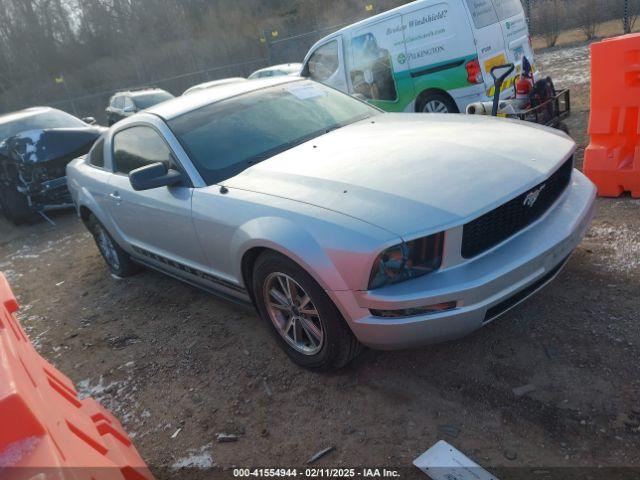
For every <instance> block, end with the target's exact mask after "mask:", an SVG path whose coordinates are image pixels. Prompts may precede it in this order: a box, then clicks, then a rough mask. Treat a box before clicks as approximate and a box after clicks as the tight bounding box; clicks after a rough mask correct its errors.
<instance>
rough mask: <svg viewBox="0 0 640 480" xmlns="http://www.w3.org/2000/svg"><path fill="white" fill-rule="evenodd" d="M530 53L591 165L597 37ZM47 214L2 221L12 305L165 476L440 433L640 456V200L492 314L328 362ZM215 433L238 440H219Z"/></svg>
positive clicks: (366, 462) (383, 448) (417, 441)
mask: <svg viewBox="0 0 640 480" xmlns="http://www.w3.org/2000/svg"><path fill="white" fill-rule="evenodd" d="M538 60H539V62H541V63H542V64H543V65H544V67H545V68H546V71H547V72H549V73H552V74H553V76H554V78H556V80H557V83H559V84H561V85H562V84H564V85H568V86H571V88H572V94H573V107H574V112H573V116H572V117H571V119H570V122H569V124H570V128H571V131H572V133H573V135H574V137H575V138H576V140H577V141H578V142H579V144H580V149H579V157H580V162H579V163H580V164H581V158H582V154H583V151H584V146H585V144H586V143H587V141H588V139H587V137H586V132H585V130H586V125H587V121H588V109H589V107H588V98H589V84H588V73H587V72H588V70H585V68H587V69H588V49H587V48H586V46H577V47H575V46H574V47H571V48H561V49H555V50H550V51H547V52H544V53H543V54H541V55H540V56H539V58H538ZM55 221H56V222H57V226H55V227H51V226H49V225H48V224H46V223H40V224H37V225H32V226H27V227H21V228H14V227H12V226H10V225H8V224H7V223H3V222H0V270H4V272H5V274H6V275H7V276H8V278H9V280H10V282H11V284H12V286H13V288H14V290H15V292H16V293H17V295H18V296H19V300H20V302H21V304H22V310H21V313H20V320H21V321H22V324H23V325H24V327H25V328H26V329H27V331H28V333H29V336H30V338H31V339H32V341H33V342H34V343H35V344H36V345H37V348H38V349H39V351H40V352H41V353H42V354H43V355H44V356H45V357H46V358H47V359H48V360H50V361H51V362H53V363H54V364H55V365H56V366H58V367H59V368H60V369H61V370H62V371H64V372H65V373H66V374H67V375H69V376H70V377H71V378H72V379H73V380H74V381H75V382H76V384H77V385H78V388H79V390H80V391H81V392H82V394H84V395H92V396H94V397H95V398H97V399H98V400H100V401H101V402H103V403H104V405H105V406H106V407H108V408H109V409H111V410H112V411H113V412H114V413H115V414H116V415H117V416H118V417H119V418H120V419H121V420H122V422H123V424H124V426H125V428H126V429H127V431H128V432H129V433H130V434H131V436H132V437H133V438H134V442H135V444H136V445H137V447H138V449H139V451H140V453H141V454H142V456H143V457H144V458H145V459H146V461H147V462H148V463H149V464H150V465H151V466H152V468H153V469H154V470H155V471H156V473H158V474H159V475H160V476H167V477H170V476H171V475H172V474H171V472H172V471H173V470H172V469H174V468H179V467H185V466H186V467H188V466H192V467H210V466H214V465H217V466H218V467H219V468H222V467H224V468H228V467H231V466H240V467H248V466H264V467H268V466H302V465H304V463H305V462H306V460H307V459H308V458H309V457H310V456H311V455H312V454H314V453H315V452H317V451H319V450H321V449H323V448H326V447H330V446H333V447H335V450H334V451H332V452H331V453H330V454H328V455H327V456H326V457H325V458H323V459H322V460H320V461H319V462H318V463H317V465H324V466H341V465H343V466H390V467H396V468H406V469H407V470H406V471H407V472H409V471H411V472H414V470H413V469H412V467H411V462H412V460H413V459H414V458H416V457H417V456H418V455H419V454H421V453H422V452H424V451H425V450H427V449H428V448H429V447H431V446H432V445H433V444H434V443H435V442H436V441H437V440H439V439H444V440H447V441H448V442H450V443H451V444H453V445H454V446H456V447H457V448H458V449H460V450H462V451H463V452H464V453H466V454H467V455H469V456H470V457H472V458H473V459H474V460H475V461H477V462H478V463H480V464H481V465H483V466H485V467H486V468H489V469H493V471H494V472H495V471H498V472H500V471H503V472H511V473H512V474H513V473H514V472H531V471H532V470H534V471H535V472H534V473H536V475H535V478H547V477H545V476H544V474H545V472H546V474H549V473H550V472H551V473H553V472H554V471H555V470H553V469H554V468H555V467H557V468H560V467H588V468H594V469H595V468H596V467H629V466H635V467H636V468H640V429H639V428H640V423H639V421H640V375H639V373H640V335H639V334H640V313H639V312H640V308H639V307H640V298H639V295H638V292H639V291H640V233H639V232H640V201H639V200H632V199H630V198H628V197H627V198H620V199H601V200H598V214H597V218H596V219H595V221H594V224H593V227H592V228H591V230H590V232H589V234H588V236H587V238H586V239H585V241H584V242H583V243H582V245H581V246H580V247H579V248H578V249H577V251H576V252H575V254H574V255H573V257H572V258H571V260H570V261H569V263H568V265H567V267H566V268H565V270H564V271H563V272H562V274H561V275H560V277H559V278H558V279H557V280H556V281H555V282H553V283H552V284H551V285H550V286H549V287H547V288H546V289H545V290H543V291H542V292H541V293H539V294H538V295H536V296H535V297H534V298H532V299H529V300H528V301H526V302H525V303H524V304H522V305H520V306H519V307H517V308H516V309H514V310H512V311H511V312H510V313H508V314H507V315H505V316H504V317H502V318H501V319H499V320H497V321H495V322H493V323H492V324H490V325H489V326H487V327H486V328H484V329H483V330H480V331H478V332H476V333H475V334H473V335H470V336H468V337H466V338H464V339H462V340H459V341H456V342H451V343H447V344H442V345H436V346H431V347H425V348H420V349H415V350H409V351H400V352H376V351H367V352H365V354H363V355H362V356H361V357H360V358H359V359H358V360H357V361H356V362H355V363H354V364H353V365H351V366H350V367H348V368H347V369H345V370H344V371H341V372H339V373H333V374H318V373H311V372H308V371H305V370H303V369H301V368H298V367H296V366H295V365H293V364H292V363H291V362H290V361H289V360H288V359H287V357H286V356H285V355H284V353H282V352H281V351H280V350H279V348H278V347H277V346H276V344H275V343H274V342H273V341H272V339H271V338H270V335H269V333H268V332H267V330H266V328H264V327H263V326H262V324H261V322H260V321H259V320H258V319H257V317H256V315H255V314H254V313H253V312H251V311H247V310H245V309H243V308H241V307H238V306H236V305H233V304H230V303H227V302H225V301H223V300H219V299H217V298H216V297H213V296H211V295H208V294H206V293H203V292H201V291H199V290H196V289H195V288H192V287H190V286H188V285H184V284H182V283H180V282H178V281H176V280H173V279H171V278H169V277H166V276H163V275H161V274H158V273H154V272H150V271H145V272H143V273H141V274H139V275H137V276H135V277H132V278H129V279H126V280H117V279H114V278H112V277H111V276H110V275H109V273H108V271H107V268H106V267H105V265H104V263H103V261H102V259H101V258H100V256H99V254H98V251H97V249H96V247H95V246H94V244H93V242H92V239H91V238H90V236H89V234H88V233H87V232H86V231H85V229H84V227H83V226H82V224H81V223H80V222H79V221H78V220H77V219H76V218H75V216H74V215H73V214H72V213H70V212H69V213H63V214H59V215H56V216H55ZM527 385H531V386H532V387H531V388H533V390H532V391H530V392H529V393H526V394H524V395H522V396H517V395H515V394H514V391H513V389H514V388H517V387H521V386H527ZM178 430H179V431H178ZM176 432H177V434H176ZM221 432H223V433H233V434H236V435H238V441H237V442H235V443H217V442H216V434H217V433H221ZM542 468H544V469H545V470H541V469H542ZM506 469H511V470H506ZM564 472H565V473H564V474H562V478H567V477H568V474H567V472H569V470H565V471H564ZM592 473H594V475H595V473H596V470H594V471H593V472H592ZM420 475H422V474H420ZM425 478H426V477H425ZM501 478H508V475H507V476H506V477H501ZM583 478H587V475H585V476H584V477H583ZM600 478H605V477H600Z"/></svg>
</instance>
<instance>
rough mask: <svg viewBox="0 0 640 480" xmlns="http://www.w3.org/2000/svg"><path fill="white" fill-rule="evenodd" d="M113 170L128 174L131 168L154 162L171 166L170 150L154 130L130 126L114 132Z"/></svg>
mask: <svg viewBox="0 0 640 480" xmlns="http://www.w3.org/2000/svg"><path fill="white" fill-rule="evenodd" d="M113 159H114V161H115V166H114V169H113V170H114V172H115V173H121V174H124V175H128V174H129V172H131V170H135V169H136V168H140V167H144V166H145V165H150V164H152V163H156V162H162V163H164V164H166V165H167V168H171V167H172V165H174V162H173V156H172V154H171V150H169V147H168V146H167V144H166V143H164V140H162V138H161V137H160V135H158V134H157V133H156V132H155V130H153V129H151V128H148V127H132V128H127V129H126V130H123V131H121V132H118V133H116V135H115V137H114V138H113Z"/></svg>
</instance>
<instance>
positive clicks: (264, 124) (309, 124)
mask: <svg viewBox="0 0 640 480" xmlns="http://www.w3.org/2000/svg"><path fill="white" fill-rule="evenodd" d="M380 113H381V112H380V111H379V110H378V109H376V108H373V107H371V106H369V105H367V104H366V103H363V102H361V101H359V100H356V99H354V98H352V97H350V96H348V95H345V94H343V93H340V92H338V91H337V90H334V89H332V88H329V87H325V86H324V85H321V84H318V83H315V82H312V81H308V80H306V81H299V82H291V83H286V84H284V85H278V86H276V87H269V88H266V89H262V90H257V91H254V92H251V93H247V94H244V95H240V96H238V97H234V98H230V99H228V100H223V101H221V102H216V103H213V104H210V105H207V106H205V107H202V108H199V109H197V110H194V111H192V112H189V113H186V114H183V115H181V116H180V117H177V118H175V119H173V120H171V121H169V122H168V123H169V126H170V127H171V129H172V130H173V132H174V134H175V135H176V137H177V138H178V139H179V140H180V142H181V144H182V145H183V147H184V148H185V150H186V151H187V153H188V154H189V156H190V158H191V160H192V162H193V163H194V165H195V167H196V168H197V169H198V171H199V172H200V175H202V177H203V179H204V180H205V182H206V183H207V184H208V185H212V184H215V183H217V182H220V181H222V180H224V179H227V178H230V177H233V176H235V175H237V174H239V173H240V172H242V171H243V170H245V169H246V168H248V167H249V166H251V165H253V164H255V163H258V162H260V161H262V160H265V159H267V158H269V157H271V156H273V155H276V154H278V153H281V152H283V151H285V150H288V149H290V148H293V147H295V146H296V145H299V144H301V143H303V142H305V141H308V140H311V139H312V138H315V137H318V136H320V135H324V134H325V133H327V132H329V131H331V130H334V129H336V128H340V127H343V126H345V125H348V124H350V123H354V122H357V121H359V120H363V119H365V118H369V117H371V116H374V115H378V114H380ZM301 160H302V159H301Z"/></svg>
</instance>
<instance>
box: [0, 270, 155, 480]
mask: <svg viewBox="0 0 640 480" xmlns="http://www.w3.org/2000/svg"><path fill="white" fill-rule="evenodd" d="M17 311H18V302H17V301H16V299H15V297H14V295H13V293H12V292H11V289H10V287H9V284H8V282H7V280H6V278H5V277H4V276H3V275H2V273H0V478H2V480H13V479H16V480H17V479H37V480H48V479H60V480H67V479H74V480H85V479H86V480H89V479H92V480H105V479H109V480H116V479H117V480H151V479H153V477H152V475H151V473H150V471H149V469H148V467H147V466H146V464H145V463H144V461H143V460H142V458H141V457H140V455H139V454H138V452H137V451H136V449H135V447H134V446H133V444H132V443H131V440H130V439H129V437H128V436H127V434H126V432H125V431H124V429H123V428H122V426H121V425H120V422H118V420H116V418H115V417H114V416H113V415H111V414H110V413H109V412H108V411H107V410H105V409H104V408H103V407H102V406H101V405H100V404H99V403H98V402H96V401H95V400H93V399H91V398H87V399H82V400H81V399H80V398H79V397H78V393H77V392H76V390H75V388H74V386H73V383H72V382H71V381H70V380H69V379H68V378H67V377H66V376H65V375H63V374H62V373H60V372H59V371H58V370H57V369H56V368H55V367H54V366H53V365H51V364H50V363H48V362H47V361H45V360H44V359H43V358H42V357H41V356H40V355H39V354H38V353H37V352H36V350H35V348H34V347H33V345H31V343H30V342H29V339H28V338H27V336H26V334H25V333H24V331H23V330H22V328H21V326H20V324H19V322H18V320H17V319H16V318H15V316H14V315H13V314H14V313H15V312H17Z"/></svg>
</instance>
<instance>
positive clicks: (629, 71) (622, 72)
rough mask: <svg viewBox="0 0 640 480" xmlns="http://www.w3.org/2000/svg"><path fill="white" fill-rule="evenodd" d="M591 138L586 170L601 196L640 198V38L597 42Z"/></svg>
mask: <svg viewBox="0 0 640 480" xmlns="http://www.w3.org/2000/svg"><path fill="white" fill-rule="evenodd" d="M589 135H590V136H591V143H590V144H589V146H588V147H587V150H586V151H585V156H584V171H585V173H586V174H587V176H588V177H589V178H590V179H591V180H592V181H593V182H594V183H595V184H596V186H597V187H598V194H599V195H601V196H605V197H618V196H620V195H621V194H622V193H623V192H625V191H628V192H631V196H633V197H635V198H638V197H640V34H630V35H623V36H621V37H614V38H609V39H606V40H603V41H601V42H595V43H592V44H591V115H590V119H589Z"/></svg>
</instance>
